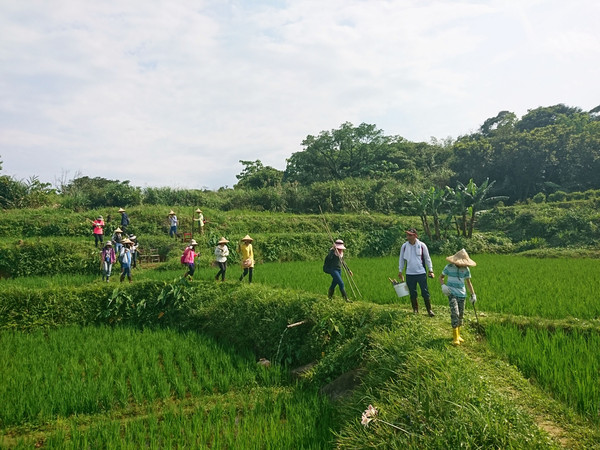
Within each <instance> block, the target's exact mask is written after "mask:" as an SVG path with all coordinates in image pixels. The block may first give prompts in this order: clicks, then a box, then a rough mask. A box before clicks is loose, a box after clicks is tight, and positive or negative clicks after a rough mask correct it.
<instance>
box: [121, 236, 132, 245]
mask: <svg viewBox="0 0 600 450" xmlns="http://www.w3.org/2000/svg"><path fill="white" fill-rule="evenodd" d="M121 244H123V245H125V244H133V242H131V241H130V240H129V239H127V238H125V239H123V240H122V241H121Z"/></svg>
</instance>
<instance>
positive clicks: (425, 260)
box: [398, 228, 435, 317]
mask: <svg viewBox="0 0 600 450" xmlns="http://www.w3.org/2000/svg"><path fill="white" fill-rule="evenodd" d="M417 238H418V234H417V230H415V229H414V228H411V229H410V230H407V231H406V242H405V243H404V244H402V248H401V249H400V259H399V262H398V277H399V278H400V281H404V276H403V275H402V272H403V271H404V267H405V266H406V285H407V286H408V290H409V292H410V302H411V303H412V307H413V311H414V313H415V314H416V313H418V312H419V304H418V302H417V297H418V294H417V284H418V285H419V287H420V288H421V295H422V296H423V300H424V301H425V307H426V308H427V314H429V316H430V317H433V316H434V315H435V314H434V313H433V311H432V310H431V300H430V295H429V289H427V272H429V277H430V278H433V277H434V276H435V275H434V273H433V264H432V262H431V257H430V256H429V249H428V248H427V245H425V244H424V243H423V242H421V241H420V240H419V239H417ZM427 268H428V269H429V270H426V269H427Z"/></svg>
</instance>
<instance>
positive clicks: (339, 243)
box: [335, 239, 346, 250]
mask: <svg viewBox="0 0 600 450" xmlns="http://www.w3.org/2000/svg"><path fill="white" fill-rule="evenodd" d="M335 248H337V249H338V250H346V247H345V245H344V241H342V240H341V239H337V240H336V241H335Z"/></svg>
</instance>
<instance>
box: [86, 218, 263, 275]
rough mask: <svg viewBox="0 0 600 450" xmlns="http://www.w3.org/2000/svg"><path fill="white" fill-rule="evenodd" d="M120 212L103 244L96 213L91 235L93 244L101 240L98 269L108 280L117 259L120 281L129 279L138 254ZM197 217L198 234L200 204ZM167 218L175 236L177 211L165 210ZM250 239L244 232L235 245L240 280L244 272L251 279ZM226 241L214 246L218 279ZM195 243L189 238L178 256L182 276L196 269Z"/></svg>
mask: <svg viewBox="0 0 600 450" xmlns="http://www.w3.org/2000/svg"><path fill="white" fill-rule="evenodd" d="M118 212H119V213H120V214H121V224H120V226H119V227H117V229H116V230H115V231H114V234H113V235H112V238H111V239H110V240H109V241H107V242H106V244H104V227H105V223H104V219H103V217H102V216H98V217H97V218H96V219H95V220H94V221H92V224H93V231H92V233H93V235H94V241H95V245H96V247H98V244H101V245H102V244H103V247H102V251H101V256H100V258H101V259H100V262H101V265H100V267H101V272H102V281H106V282H109V281H110V276H111V274H112V269H113V265H114V264H115V263H116V262H117V260H118V261H119V263H120V265H121V275H120V281H123V280H124V279H125V278H127V279H128V280H129V282H131V281H132V277H131V269H132V268H135V267H137V257H138V254H139V251H138V242H137V237H136V236H134V235H127V234H126V233H125V231H126V229H127V227H128V226H129V216H128V215H127V213H126V211H125V209H123V208H119V211H118ZM195 213H196V214H197V217H194V219H193V220H194V221H195V222H198V228H199V231H200V234H204V227H205V224H206V222H207V221H206V219H205V218H204V215H203V213H202V210H201V209H200V208H198V209H196V210H195ZM167 217H168V220H169V236H171V237H173V236H175V237H177V236H178V235H177V226H178V224H179V220H178V219H177V215H176V214H175V211H173V210H170V211H169V214H168V216H167ZM253 241H254V239H252V238H251V237H250V236H249V235H246V236H244V237H243V238H242V239H241V242H240V245H239V247H238V253H239V254H240V257H241V261H242V262H241V264H242V274H241V275H240V278H239V279H240V281H242V280H243V279H244V278H245V277H246V276H248V282H250V283H252V275H253V272H254V250H253V248H252V242H253ZM228 243H229V241H228V240H227V239H226V238H225V237H221V239H219V241H218V242H217V246H216V247H215V251H214V254H215V266H216V267H218V269H219V271H218V272H217V274H216V275H215V279H216V280H218V279H221V281H225V274H226V272H227V258H228V257H229V248H228V247H227V244H228ZM197 246H198V243H197V242H196V240H195V239H192V240H191V241H190V244H189V245H188V246H186V248H185V250H184V251H183V255H182V256H181V263H182V264H184V265H185V266H186V267H187V270H186V273H185V274H184V276H186V277H189V278H191V277H193V276H194V272H195V270H196V258H197V257H198V256H200V254H199V253H197V252H196V247H197Z"/></svg>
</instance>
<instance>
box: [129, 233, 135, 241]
mask: <svg viewBox="0 0 600 450" xmlns="http://www.w3.org/2000/svg"><path fill="white" fill-rule="evenodd" d="M129 239H131V240H132V241H135V240H136V239H137V236H136V235H135V234H132V235H131V236H129Z"/></svg>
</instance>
